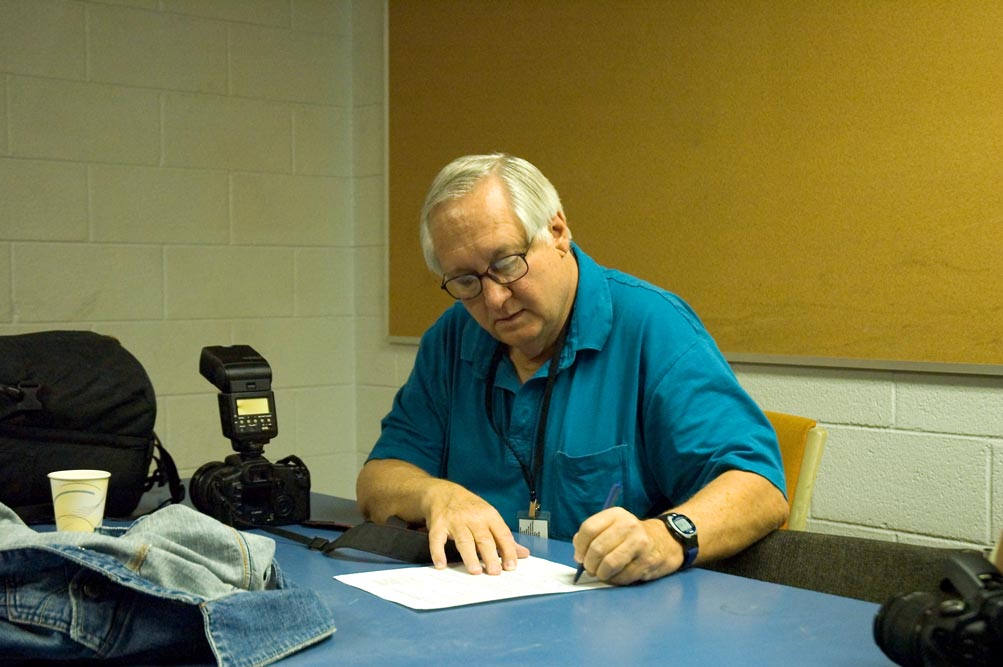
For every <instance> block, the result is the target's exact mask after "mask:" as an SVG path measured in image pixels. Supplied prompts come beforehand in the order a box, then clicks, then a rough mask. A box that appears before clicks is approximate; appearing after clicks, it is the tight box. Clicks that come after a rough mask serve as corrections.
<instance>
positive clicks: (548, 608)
mask: <svg viewBox="0 0 1003 667" xmlns="http://www.w3.org/2000/svg"><path fill="white" fill-rule="evenodd" d="M297 530H298V531H300V532H304V533H306V534H310V535H320V536H323V537H326V538H332V537H334V536H335V535H336V534H337V533H333V532H328V531H322V530H318V529H310V528H307V529H304V528H297ZM519 539H520V541H521V542H523V543H524V544H526V545H527V546H528V547H530V549H531V551H532V552H533V555H535V556H539V557H542V558H547V559H550V560H554V561H557V562H563V563H568V564H569V565H571V564H573V562H572V553H573V550H572V547H571V545H570V544H569V543H566V542H558V541H550V540H540V539H537V538H532V537H526V536H519ZM276 542H277V546H278V548H277V552H276V559H277V560H278V562H279V563H280V565H281V566H282V568H283V570H284V571H285V572H286V574H287V576H288V577H289V578H290V579H292V580H293V581H295V582H296V583H297V584H299V585H301V586H308V587H310V588H312V589H314V590H316V591H320V593H321V595H322V596H323V597H324V599H325V600H326V601H327V603H328V605H329V606H330V608H331V611H332V614H333V617H334V620H335V624H336V625H337V628H338V630H337V632H336V633H335V634H334V635H333V636H332V637H331V638H330V639H327V640H325V641H324V642H322V643H320V644H317V645H316V646H313V647H310V648H308V649H306V650H304V651H302V652H300V653H298V654H295V655H293V656H291V657H289V658H287V659H286V660H284V661H282V662H281V663H280V664H282V665H283V666H285V665H289V667H293V666H294V665H321V664H324V665H338V666H343V665H366V666H372V665H380V666H392V665H432V664H434V665H451V664H457V665H460V664H465V665H473V664H478V665H518V666H519V667H526V666H527V665H653V664H660V665H715V666H716V665H854V666H856V667H866V666H870V665H874V666H878V665H885V666H887V665H892V663H891V662H890V661H889V660H888V659H887V658H886V657H885V656H884V655H883V654H882V653H881V651H880V649H879V648H878V647H877V646H876V644H875V643H874V641H873V639H872V635H871V625H872V622H873V619H874V615H875V613H876V612H877V610H878V606H877V605H875V604H872V603H868V602H862V601H859V600H853V599H849V598H842V597H837V596H833V595H827V594H823V593H815V592H812V591H805V590H801V589H796V588H790V587H787V586H780V585H776V584H770V583H765V582H760V581H755V580H752V579H744V578H741V577H735V576H731V575H727V574H721V573H717V572H711V571H707V570H702V569H699V568H694V569H691V570H688V571H686V572H683V573H680V574H677V575H674V576H670V577H666V578H664V579H660V580H658V581H653V582H648V583H644V584H640V585H635V586H628V587H620V588H607V589H599V590H592V591H583V592H580V593H570V594H563V595H547V596H540V597H530V598H520V599H513V600H505V601H498V602H492V603H487V604H480V605H472V606H465V607H456V608H452V609H445V610H438V611H415V610H412V609H409V608H407V607H403V606H400V605H397V604H394V603H391V602H387V601H385V600H382V599H380V598H378V597H376V596H374V595H371V594H369V593H366V592H364V591H361V590H359V589H356V588H354V587H351V586H347V585H345V584H342V583H341V582H338V581H335V580H334V579H333V577H334V576H335V575H338V574H344V573H348V572H362V571H366V570H373V569H385V568H389V567H414V566H411V565H401V564H399V563H395V562H393V561H389V560H387V559H384V558H380V557H376V556H372V555H370V554H365V553H362V552H353V551H345V552H343V553H341V554H339V555H338V556H336V557H335V558H329V557H326V556H324V555H322V554H321V553H319V552H312V551H309V550H308V549H306V548H305V547H304V546H303V545H301V544H299V543H296V542H294V541H292V540H287V539H284V538H276ZM480 576H487V575H480Z"/></svg>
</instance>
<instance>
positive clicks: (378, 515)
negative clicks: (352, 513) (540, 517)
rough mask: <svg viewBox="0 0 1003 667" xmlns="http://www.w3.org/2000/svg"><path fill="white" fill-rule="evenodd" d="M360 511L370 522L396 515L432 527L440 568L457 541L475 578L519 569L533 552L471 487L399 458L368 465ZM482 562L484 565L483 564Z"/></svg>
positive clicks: (432, 549)
mask: <svg viewBox="0 0 1003 667" xmlns="http://www.w3.org/2000/svg"><path fill="white" fill-rule="evenodd" d="M356 496H357V498H358V503H359V509H360V510H361V511H362V514H363V516H365V517H366V518H367V519H369V520H370V521H375V522H377V523H384V522H386V521H387V520H388V519H389V518H390V517H393V516H396V517H399V518H401V519H403V520H404V521H407V522H408V523H424V524H425V526H426V527H427V528H428V550H429V555H431V557H432V563H433V565H435V567H436V568H437V569H442V568H444V567H446V564H447V560H446V542H447V540H450V539H452V540H453V542H454V543H455V544H456V549H457V551H459V553H460V557H461V558H462V559H463V564H464V566H466V568H467V571H468V572H470V573H471V574H480V573H481V572H485V571H486V572H487V573H488V574H499V573H501V571H502V570H503V569H505V570H514V569H515V567H516V562H517V560H518V559H519V558H526V557H527V556H529V549H528V548H526V547H524V546H522V545H521V544H519V543H518V542H516V541H515V538H514V537H512V531H511V530H509V528H508V526H507V525H506V524H505V521H504V520H502V518H501V515H500V514H498V510H496V509H495V508H494V507H492V506H491V505H490V504H489V503H488V502H487V501H485V500H484V499H483V498H481V497H480V496H478V495H476V494H474V493H471V492H470V491H468V490H467V489H466V488H464V487H462V486H460V485H459V484H456V483H454V482H450V481H447V480H444V479H439V478H437V477H432V476H431V475H429V474H428V473H427V472H425V471H424V470H422V469H421V468H418V467H417V466H414V465H411V464H410V463H406V462H404V461H400V460H398V459H376V460H372V461H369V462H367V463H366V465H364V466H363V467H362V472H361V473H359V478H358V480H357V482H356ZM482 562H483V565H482Z"/></svg>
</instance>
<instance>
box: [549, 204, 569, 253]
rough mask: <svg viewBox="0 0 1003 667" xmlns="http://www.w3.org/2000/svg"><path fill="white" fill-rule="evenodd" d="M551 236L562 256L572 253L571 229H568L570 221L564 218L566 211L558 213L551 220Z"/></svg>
mask: <svg viewBox="0 0 1003 667" xmlns="http://www.w3.org/2000/svg"><path fill="white" fill-rule="evenodd" d="M549 229H550V235H551V236H553V237H554V247H556V248H557V249H558V250H559V251H560V252H561V254H562V255H564V254H567V253H569V252H571V229H570V228H568V220H567V218H565V217H564V211H558V212H557V213H556V214H555V215H554V217H553V218H551V219H550V226H549Z"/></svg>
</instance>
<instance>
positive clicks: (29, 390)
mask: <svg viewBox="0 0 1003 667" xmlns="http://www.w3.org/2000/svg"><path fill="white" fill-rule="evenodd" d="M39 389H40V387H39V385H38V383H37V382H18V383H17V386H16V387H12V386H10V385H6V384H5V385H0V392H2V393H4V394H6V395H7V396H9V397H10V398H12V399H13V400H14V412H26V411H29V410H41V409H42V404H41V403H40V402H39V401H38V390H39Z"/></svg>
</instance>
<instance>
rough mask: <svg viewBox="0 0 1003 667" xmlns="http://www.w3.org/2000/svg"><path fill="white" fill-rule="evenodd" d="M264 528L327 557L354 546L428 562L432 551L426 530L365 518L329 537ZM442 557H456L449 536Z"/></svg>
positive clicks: (422, 562) (456, 552) (390, 555)
mask: <svg viewBox="0 0 1003 667" xmlns="http://www.w3.org/2000/svg"><path fill="white" fill-rule="evenodd" d="M315 525H316V524H315ZM265 530H266V531H267V532H269V533H272V534H273V535H278V536H280V537H285V538H288V539H291V540H294V541H296V542H299V543H300V544H303V545H306V547H307V548H308V549H312V550H314V551H320V552H321V553H323V554H324V555H325V556H328V557H330V558H333V557H334V555H335V552H336V551H338V550H339V549H357V550H359V551H366V552H368V553H373V554H378V555H380V556H387V557H389V558H394V559H396V560H400V561H404V562H405V563H415V564H418V565H428V564H430V563H431V562H432V555H431V554H430V553H429V550H428V533H425V532H422V531H419V530H413V529H411V528H408V527H406V526H402V525H398V524H393V523H373V522H372V521H366V522H365V523H360V524H359V525H357V526H353V527H352V528H349V529H348V530H346V531H345V532H344V533H342V534H341V535H340V536H339V537H336V538H335V539H333V540H326V539H324V538H323V537H307V536H306V535H302V534H300V533H294V532H292V531H290V530H285V529H282V528H276V527H273V526H269V527H266V528H265ZM446 558H447V559H448V560H449V562H451V563H452V562H456V561H459V560H460V552H459V551H457V550H456V545H455V544H453V541H452V540H449V541H448V542H447V543H446Z"/></svg>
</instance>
